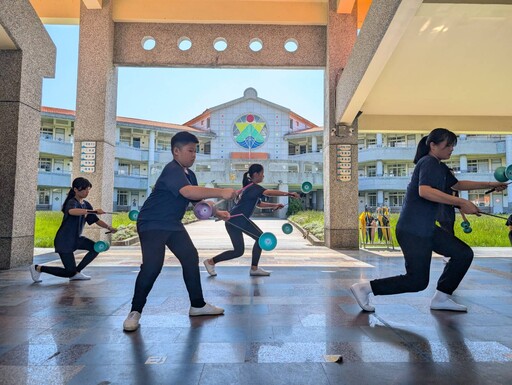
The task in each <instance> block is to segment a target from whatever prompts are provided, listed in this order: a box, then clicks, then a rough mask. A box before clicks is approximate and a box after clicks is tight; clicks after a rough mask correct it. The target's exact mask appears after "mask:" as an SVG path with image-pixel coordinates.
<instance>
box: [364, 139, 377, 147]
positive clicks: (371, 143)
mask: <svg viewBox="0 0 512 385" xmlns="http://www.w3.org/2000/svg"><path fill="white" fill-rule="evenodd" d="M374 147H377V138H375V137H367V138H366V148H374Z"/></svg>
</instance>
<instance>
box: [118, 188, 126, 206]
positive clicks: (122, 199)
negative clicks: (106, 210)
mask: <svg viewBox="0 0 512 385" xmlns="http://www.w3.org/2000/svg"><path fill="white" fill-rule="evenodd" d="M117 205H118V206H128V191H126V190H117Z"/></svg>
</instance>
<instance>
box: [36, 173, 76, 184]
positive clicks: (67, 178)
mask: <svg viewBox="0 0 512 385" xmlns="http://www.w3.org/2000/svg"><path fill="white" fill-rule="evenodd" d="M37 185H38V186H51V187H63V188H66V187H67V188H69V186H71V172H51V171H42V170H40V171H39V173H38V174H37Z"/></svg>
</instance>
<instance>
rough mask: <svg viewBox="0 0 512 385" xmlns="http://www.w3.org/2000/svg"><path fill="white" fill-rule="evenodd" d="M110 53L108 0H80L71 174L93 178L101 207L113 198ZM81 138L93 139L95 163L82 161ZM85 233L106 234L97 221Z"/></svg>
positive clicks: (95, 236) (114, 77)
mask: <svg viewBox="0 0 512 385" xmlns="http://www.w3.org/2000/svg"><path fill="white" fill-rule="evenodd" d="M113 54H114V22H113V20H112V0H104V1H103V8H102V9H87V7H86V6H85V5H84V3H83V2H80V46H79V56H78V85H77V97H76V122H75V146H74V153H73V178H76V177H79V176H81V177H84V178H87V179H89V180H90V181H91V183H92V185H93V188H92V190H91V193H90V195H89V197H88V198H87V200H88V201H89V202H91V204H92V205H93V206H94V207H95V208H102V209H103V210H105V211H111V210H112V205H113V201H114V200H113V192H114V163H115V162H114V160H115V140H116V102H117V69H116V68H115V67H114V62H113ZM84 142H92V143H90V144H91V145H92V144H94V145H95V147H94V148H95V159H94V165H93V166H91V163H88V162H84V160H91V159H82V158H83V157H84V156H82V152H83V151H85V150H84V149H83V145H84ZM86 167H93V168H86ZM102 219H103V220H104V221H105V222H107V223H110V221H111V216H110V215H103V216H102ZM87 227H88V226H86V228H87ZM85 234H86V236H88V237H90V238H92V239H93V240H99V239H104V240H106V239H108V238H109V237H108V236H106V235H105V234H104V230H103V229H101V231H100V228H99V227H98V226H92V227H89V228H88V229H87V230H86V233H85Z"/></svg>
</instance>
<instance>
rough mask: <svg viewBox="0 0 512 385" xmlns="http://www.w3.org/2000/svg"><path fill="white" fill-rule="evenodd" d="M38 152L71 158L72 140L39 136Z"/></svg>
mask: <svg viewBox="0 0 512 385" xmlns="http://www.w3.org/2000/svg"><path fill="white" fill-rule="evenodd" d="M39 152H41V153H44V154H52V155H59V156H66V157H70V158H71V157H73V142H65V141H62V140H56V139H46V138H45V137H44V136H41V137H40V139H39Z"/></svg>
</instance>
